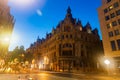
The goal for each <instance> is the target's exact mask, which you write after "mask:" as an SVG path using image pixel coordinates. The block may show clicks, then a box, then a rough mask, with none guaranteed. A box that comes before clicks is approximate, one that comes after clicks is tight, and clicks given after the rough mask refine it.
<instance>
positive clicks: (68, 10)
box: [67, 6, 71, 14]
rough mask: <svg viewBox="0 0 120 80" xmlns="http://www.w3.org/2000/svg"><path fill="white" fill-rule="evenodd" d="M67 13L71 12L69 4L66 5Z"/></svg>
mask: <svg viewBox="0 0 120 80" xmlns="http://www.w3.org/2000/svg"><path fill="white" fill-rule="evenodd" d="M67 14H71V8H70V6H68V9H67Z"/></svg>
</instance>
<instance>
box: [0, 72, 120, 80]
mask: <svg viewBox="0 0 120 80" xmlns="http://www.w3.org/2000/svg"><path fill="white" fill-rule="evenodd" d="M18 78H20V79H18ZM0 80H120V76H115V75H114V76H111V75H109V76H108V75H98V74H73V73H59V72H39V73H34V74H0Z"/></svg>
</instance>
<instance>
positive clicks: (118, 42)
mask: <svg viewBox="0 0 120 80" xmlns="http://www.w3.org/2000/svg"><path fill="white" fill-rule="evenodd" d="M117 45H118V49H119V50H120V39H118V40H117Z"/></svg>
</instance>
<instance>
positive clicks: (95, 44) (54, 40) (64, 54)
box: [27, 8, 103, 72]
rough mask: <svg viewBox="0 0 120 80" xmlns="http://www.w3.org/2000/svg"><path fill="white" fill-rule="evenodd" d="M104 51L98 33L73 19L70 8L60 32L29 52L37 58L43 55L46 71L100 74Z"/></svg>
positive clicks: (62, 22)
mask: <svg viewBox="0 0 120 80" xmlns="http://www.w3.org/2000/svg"><path fill="white" fill-rule="evenodd" d="M36 49H37V50H36ZM102 51H103V50H102V45H101V41H100V38H99V35H98V31H97V29H94V30H92V29H91V26H90V24H89V23H87V24H86V25H85V26H84V27H83V25H82V24H81V21H80V20H76V19H75V18H73V17H72V13H71V9H70V8H68V9H67V14H66V16H65V18H64V20H62V21H61V22H60V23H59V24H58V25H57V26H56V29H54V28H53V30H52V32H51V33H49V34H46V38H45V39H39V38H38V39H37V41H36V42H35V43H34V44H32V45H31V46H30V48H28V49H27V52H31V53H33V54H34V55H36V54H38V53H39V55H40V56H39V60H38V61H39V62H41V65H42V68H44V69H46V70H54V71H69V72H70V71H93V70H96V69H97V62H99V60H98V57H100V55H102V56H103V54H102Z"/></svg>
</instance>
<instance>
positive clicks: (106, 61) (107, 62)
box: [104, 59, 110, 74]
mask: <svg viewBox="0 0 120 80" xmlns="http://www.w3.org/2000/svg"><path fill="white" fill-rule="evenodd" d="M104 63H105V64H106V65H107V73H108V74H109V64H110V61H109V60H108V59H106V60H105V61H104Z"/></svg>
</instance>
